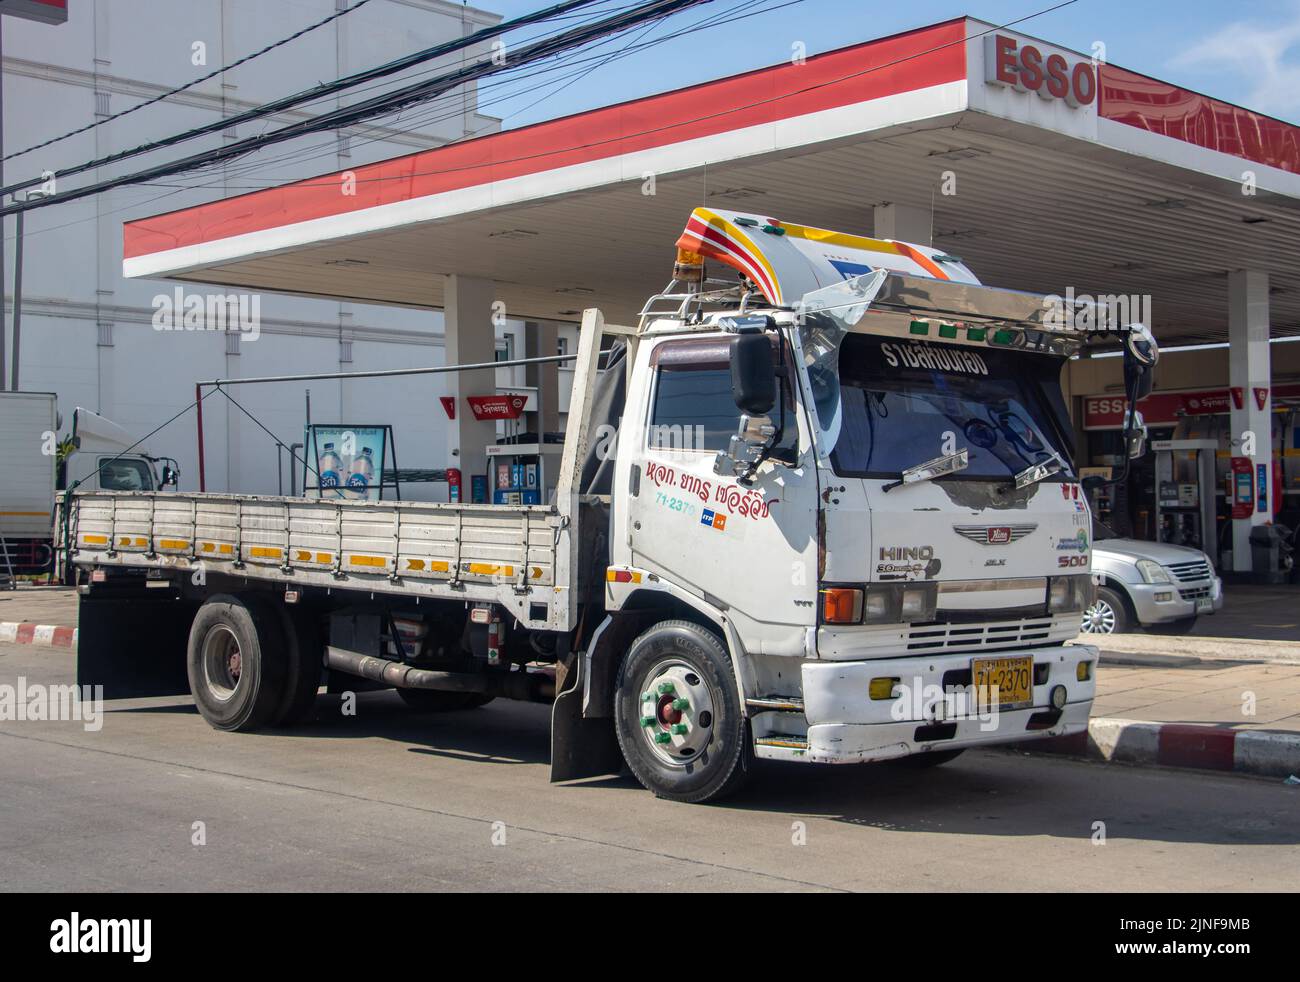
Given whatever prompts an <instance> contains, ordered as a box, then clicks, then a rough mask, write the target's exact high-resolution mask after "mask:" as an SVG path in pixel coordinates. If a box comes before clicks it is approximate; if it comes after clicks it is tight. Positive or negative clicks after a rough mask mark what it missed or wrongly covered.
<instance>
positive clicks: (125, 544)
mask: <svg viewBox="0 0 1300 982" xmlns="http://www.w3.org/2000/svg"><path fill="white" fill-rule="evenodd" d="M147 545H149V540H148V539H142V538H140V537H139V536H138V535H137V536H136V537H135V538H134V539H133V538H132V537H131V536H129V535H124V536H122V539H121V541H120V542H118V546H119V548H122V549H130V548H131V547H133V546H134V547H135V548H137V549H143V548H145V547H146V546H147Z"/></svg>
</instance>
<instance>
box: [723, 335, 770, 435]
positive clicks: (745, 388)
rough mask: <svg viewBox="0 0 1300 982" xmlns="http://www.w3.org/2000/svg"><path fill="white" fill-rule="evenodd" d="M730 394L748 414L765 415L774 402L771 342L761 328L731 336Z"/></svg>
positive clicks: (737, 404) (738, 406)
mask: <svg viewBox="0 0 1300 982" xmlns="http://www.w3.org/2000/svg"><path fill="white" fill-rule="evenodd" d="M731 397H732V398H733V399H734V400H735V401H736V407H737V408H738V409H739V410H740V411H741V412H743V413H745V414H746V415H748V416H766V415H767V414H768V413H769V412H771V410H772V406H773V405H774V404H775V403H776V365H775V364H774V363H773V361H772V342H771V341H769V340H768V337H767V335H766V334H764V333H762V332H761V331H755V332H753V333H746V334H740V335H738V336H736V337H734V338H732V339H731Z"/></svg>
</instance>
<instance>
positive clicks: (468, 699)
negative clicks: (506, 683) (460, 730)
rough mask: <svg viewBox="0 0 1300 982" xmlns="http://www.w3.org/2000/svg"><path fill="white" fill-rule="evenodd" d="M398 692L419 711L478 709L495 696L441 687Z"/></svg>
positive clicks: (442, 711)
mask: <svg viewBox="0 0 1300 982" xmlns="http://www.w3.org/2000/svg"><path fill="white" fill-rule="evenodd" d="M397 694H398V695H399V696H401V697H402V702H404V703H406V705H407V706H409V707H410V708H411V709H413V710H415V711H416V712H417V713H454V712H456V711H457V710H458V709H478V707H479V706H486V705H487V704H488V703H490V702H491V701H492V700H493V699H494V698H495V696H489V695H485V694H484V693H482V692H444V691H442V690H441V689H398V690H397Z"/></svg>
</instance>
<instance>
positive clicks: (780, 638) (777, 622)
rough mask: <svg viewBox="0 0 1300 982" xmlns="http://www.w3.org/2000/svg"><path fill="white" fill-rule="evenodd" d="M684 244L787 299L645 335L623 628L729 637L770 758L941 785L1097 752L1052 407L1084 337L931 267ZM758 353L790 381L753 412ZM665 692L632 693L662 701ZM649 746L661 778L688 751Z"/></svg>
mask: <svg viewBox="0 0 1300 982" xmlns="http://www.w3.org/2000/svg"><path fill="white" fill-rule="evenodd" d="M746 219H748V221H746ZM693 222H696V223H698V224H699V225H700V226H703V229H701V230H699V231H698V232H697V234H695V235H690V234H689V233H690V226H688V234H687V235H686V236H684V237H683V241H679V243H678V245H679V248H681V247H683V246H685V247H688V248H694V249H696V250H701V252H702V253H703V254H704V255H711V256H712V257H713V258H716V259H720V260H722V261H723V262H725V263H727V264H728V265H733V266H736V267H737V268H741V269H742V272H752V271H753V270H754V269H756V268H758V269H761V270H762V271H763V272H765V273H766V274H767V275H768V276H769V278H770V280H769V281H770V282H771V283H772V284H773V286H772V287H769V289H768V291H764V292H776V289H777V288H776V287H775V284H776V282H777V281H778V280H782V279H783V280H784V282H785V285H786V291H785V292H786V293H787V295H789V294H791V293H793V294H794V295H796V296H798V297H799V300H798V301H797V302H793V303H788V304H782V305H779V306H778V305H773V304H770V303H763V302H761V300H760V302H754V300H755V298H754V297H752V296H745V297H744V298H743V299H742V302H741V304H739V305H738V306H736V305H733V306H731V307H729V308H728V307H726V306H725V305H724V306H723V307H722V308H721V309H709V308H710V306H711V304H710V302H709V301H710V297H709V296H708V294H707V292H706V291H704V290H701V291H700V292H699V293H698V294H696V295H695V296H696V299H697V302H696V303H692V302H690V301H689V300H683V301H682V306H681V308H680V309H679V310H678V311H677V312H676V313H675V314H674V315H672V316H655V315H653V313H651V314H650V315H648V316H645V317H643V326H642V330H641V332H640V336H639V339H638V341H637V343H636V344H635V350H634V354H633V356H632V362H631V365H630V368H629V375H628V377H629V379H630V382H629V386H628V391H627V405H626V408H625V412H624V416H623V419H622V426H621V428H620V433H619V460H618V465H617V468H616V472H615V473H616V479H615V486H614V493H613V502H614V505H613V521H612V529H611V556H612V560H611V575H610V578H609V582H608V606H609V608H610V609H611V610H613V611H623V610H635V609H637V608H641V607H651V606H654V605H655V604H656V603H660V602H662V598H663V597H665V596H666V597H669V598H671V599H672V601H673V602H674V603H676V604H681V605H683V606H685V607H689V608H692V609H694V610H695V611H697V612H699V613H701V614H703V615H704V616H705V617H707V618H708V620H709V621H711V622H712V623H713V624H715V625H717V626H718V628H719V629H720V630H721V631H723V632H725V634H726V642H727V647H728V650H729V652H730V654H731V657H732V659H733V662H734V665H733V667H734V671H735V673H736V676H737V679H738V680H739V682H740V686H741V688H742V690H743V691H744V694H745V699H746V706H745V710H746V714H747V717H748V720H749V725H750V728H751V730H752V738H753V748H754V752H755V754H756V755H757V756H759V757H769V758H778V759H806V760H811V761H820V762H829V763H844V762H852V761H873V760H885V759H889V758H897V757H904V756H911V755H917V760H918V761H924V762H932V763H941V762H942V761H944V760H948V759H951V758H952V757H953V756H955V755H956V753H959V752H960V750H961V749H963V748H965V747H968V746H972V745H977V744H991V743H1006V742H1011V741H1015V740H1021V739H1025V738H1029V737H1037V736H1062V735H1067V734H1071V733H1078V732H1082V731H1083V730H1085V729H1086V726H1087V720H1088V714H1089V710H1090V707H1091V703H1092V699H1093V694H1094V691H1095V667H1096V661H1097V651H1096V649H1094V648H1092V647H1089V646H1086V645H1066V644H1065V642H1066V641H1067V640H1069V639H1072V638H1073V637H1075V636H1076V635H1077V633H1078V624H1079V617H1080V614H1081V612H1082V611H1083V610H1084V609H1085V608H1086V607H1087V606H1088V605H1089V604H1090V602H1091V598H1092V596H1093V585H1092V581H1091V578H1090V575H1089V563H1090V556H1091V542H1090V515H1089V510H1088V504H1087V498H1086V496H1085V495H1084V494H1083V493H1082V491H1081V485H1080V480H1079V477H1078V475H1077V473H1076V471H1075V468H1074V465H1073V463H1072V462H1071V461H1072V459H1073V450H1074V448H1073V445H1072V435H1071V434H1072V430H1071V427H1070V423H1069V419H1068V415H1067V410H1066V406H1065V402H1064V399H1063V397H1062V393H1061V388H1060V374H1061V370H1062V368H1063V366H1064V364H1065V361H1066V360H1067V359H1068V357H1069V355H1070V354H1072V353H1073V352H1074V351H1075V350H1077V348H1078V346H1079V344H1080V342H1081V337H1079V336H1072V335H1071V334H1070V333H1069V332H1068V331H1053V330H1049V329H1046V328H1047V326H1048V325H1046V324H1045V323H1044V320H1045V315H1046V314H1047V313H1048V311H1046V310H1045V308H1044V305H1043V302H1042V298H1041V297H1037V296H1032V295H1028V294H1018V293H1014V292H1012V291H1003V290H993V289H990V288H985V287H981V286H980V285H979V284H978V282H977V281H976V280H975V278H974V276H973V274H971V273H970V271H969V270H967V269H965V267H964V266H961V265H959V263H958V262H957V261H956V260H954V259H953V258H952V257H944V256H941V255H939V254H937V253H935V252H934V251H933V250H929V249H926V248H924V247H921V246H906V247H905V249H898V248H897V247H898V245H900V244H896V243H889V242H882V241H878V240H870V239H862V238H860V237H851V236H843V235H840V234H838V233H827V232H823V231H822V230H815V229H806V228H803V227H800V226H792V225H789V224H784V223H781V224H778V223H775V222H772V221H771V220H765V219H761V218H757V216H743V215H738V214H735V213H723V212H712V211H708V210H706V209H697V211H696V213H695V215H694V216H693ZM764 239H766V240H767V241H763V240H764ZM755 240H759V241H758V242H755ZM791 243H800V244H804V245H805V246H806V248H805V249H804V250H802V252H801V253H800V254H797V255H796V254H794V250H792V249H791V248H790V245H791ZM701 252H696V253H695V254H694V256H692V255H691V254H690V253H689V251H688V253H687V256H686V257H685V261H684V262H683V261H680V260H679V271H680V269H681V267H682V266H684V265H685V266H689V265H690V264H691V263H692V262H694V261H696V258H695V257H697V256H700V255H701ZM745 254H747V255H749V256H750V257H753V256H760V255H761V257H762V259H763V260H764V262H763V264H762V265H761V266H760V265H759V264H758V263H756V262H754V261H752V260H750V261H742V260H740V259H738V258H737V257H738V256H741V255H745ZM782 259H785V260H787V262H786V263H785V264H784V265H783V264H782V262H781V260H782ZM891 266H892V268H891ZM940 267H942V274H943V275H942V276H935V275H934V273H933V271H934V270H936V269H940ZM810 268H811V273H810ZM862 270H868V271H869V272H866V273H863V272H861V271H862ZM810 278H814V282H812V283H809V282H808V280H809V279H810ZM701 279H702V277H701ZM835 279H838V280H839V282H834V280H835ZM809 286H811V287H813V288H812V289H807V287H809ZM756 292H757V291H756ZM686 296H690V295H689V294H687V295H686ZM664 299H667V298H661V303H662V302H663V300H664ZM761 299H762V300H766V299H767V297H762V298H761ZM651 306H652V307H653V304H652V305H651ZM648 309H649V308H648ZM751 342H753V343H751ZM746 347H748V348H749V349H750V350H752V351H757V352H759V355H758V357H759V359H760V360H762V358H763V350H764V349H768V350H770V362H769V366H770V367H769V371H770V373H771V375H772V376H773V379H774V385H773V391H772V393H771V396H770V398H768V399H765V400H763V404H761V405H754V406H751V407H750V408H751V409H752V410H753V412H752V413H746V412H745V409H744V407H743V404H742V403H743V398H742V396H743V392H742V391H741V390H742V389H744V388H745V384H744V382H743V379H741V377H740V375H739V374H738V371H739V369H740V367H741V365H742V362H744V361H745V359H746V357H747V356H745V355H744V354H743V353H742V349H743V348H746ZM751 360H752V359H751ZM758 446H761V448H762V450H761V452H760V453H758V454H754V453H753V450H754V448H755V447H758ZM655 671H656V672H657V673H658V674H657V675H653V676H651V677H648V678H646V679H645V680H644V682H643V683H642V684H639V685H634V686H633V688H638V687H639V688H642V689H644V690H645V691H647V692H652V691H654V690H655V689H656V687H657V686H658V685H662V684H664V683H665V681H668V682H671V681H672V679H671V673H668V674H665V673H666V670H665V669H664V668H663V667H662V666H658V667H657V668H656V669H655ZM643 730H644V732H646V733H647V734H648V738H649V739H650V740H651V741H652V747H653V749H655V750H658V751H659V756H660V757H661V758H662V759H663V760H664V761H665V762H670V761H672V760H673V756H674V754H675V753H678V752H679V751H678V744H679V743H680V744H681V745H682V747H684V748H685V749H686V750H687V751H690V750H691V749H692V748H691V746H690V739H689V736H688V735H687V734H681V739H680V740H678V738H677V735H675V734H672V733H671V732H670V736H671V737H672V740H671V741H669V742H662V737H661V736H660V734H659V727H657V726H655V725H646V726H644V727H643ZM656 740H658V741H661V742H658V743H654V742H653V741H656ZM624 750H625V752H626V750H627V744H626V743H625V744H624ZM634 769H635V766H634Z"/></svg>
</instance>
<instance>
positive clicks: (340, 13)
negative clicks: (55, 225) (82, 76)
mask: <svg viewBox="0 0 1300 982" xmlns="http://www.w3.org/2000/svg"><path fill="white" fill-rule="evenodd" d="M369 2H370V0H356V3H354V4H353V5H352V6H351V7H345V8H343V9H342V10H336V11H335V12H334V13H332V14H330V15H329V16H328V17H326V18H325V19H324V20H318V21H317V22H316V23H315V24H309V25H308V26H307V27H304V28H303V29H302V30H300V31H295V32H294V33H293V34H290V35H289V36H288V37H287V38H282V39H280V40H279V41H276V42H275V43H273V44H268V45H267V46H266V47H265V48H262V49H261V50H260V51H254V52H253V53H252V54H249V55H245V56H244V57H243V58H239V59H237V60H236V61H232V62H231V63H230V64H229V65H223V66H222V67H220V68H218V69H217V70H216V71H212V72H208V74H206V75H203V76H201V77H200V78H196V79H195V80H194V81H192V82H186V83H185V84H184V85H178V86H176V88H174V89H169V90H168V91H166V92H164V93H162V94H161V95H156V96H154V97H153V98H152V99H146V100H145V101H144V102H139V103H136V104H135V105H134V106H131V107H129V108H127V109H123V110H122V111H121V112H117V113H113V115H111V116H105V117H104V118H103V119H97V120H95V121H94V122H93V123H87V124H86V125H85V126H82V127H80V128H79V129H75V130H70V131H69V132H67V133H64V134H63V135H62V136H54V137H51V138H50V139H48V140H46V141H45V142H43V143H37V144H35V145H34V146H30V147H28V148H27V149H26V150H15V151H14V152H13V153H8V154H5V155H4V156H3V157H0V162H3V161H6V160H13V159H14V158H15V157H21V156H23V155H24V154H28V153H31V152H32V151H34V150H41V149H43V148H44V147H48V146H50V145H52V144H55V143H59V142H61V141H63V140H66V139H68V138H70V137H74V136H79V135H80V134H82V133H85V132H86V131H87V130H93V129H94V128H95V127H96V126H103V125H104V124H105V123H111V122H113V121H114V120H117V119H121V118H122V117H123V116H128V115H130V114H131V113H134V112H139V111H140V110H141V109H144V108H146V107H148V106H152V105H155V104H156V103H159V102H162V101H163V100H164V99H170V98H171V97H172V96H175V95H180V93H182V92H184V91H186V90H187V89H192V88H194V86H196V85H202V84H203V83H204V82H208V81H211V80H212V79H214V78H216V77H217V76H218V75H221V74H223V73H224V72H228V71H231V70H232V69H235V68H238V67H239V66H240V65H243V64H246V63H247V62H250V61H252V60H253V59H254V58H260V57H261V56H262V55H264V54H267V53H268V52H271V51H274V50H275V49H276V48H282V47H284V45H286V44H288V43H289V42H291V41H296V40H298V38H300V37H302V36H303V35H304V34H310V33H311V32H312V31H314V30H316V29H317V28H319V27H324V26H325V25H326V24H329V23H331V22H332V21H336V20H338V19H339V18H340V17H344V16H346V15H347V14H350V13H352V11H354V10H360V9H361V8H362V7H364V6H365V5H366V4H368V3H369Z"/></svg>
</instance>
